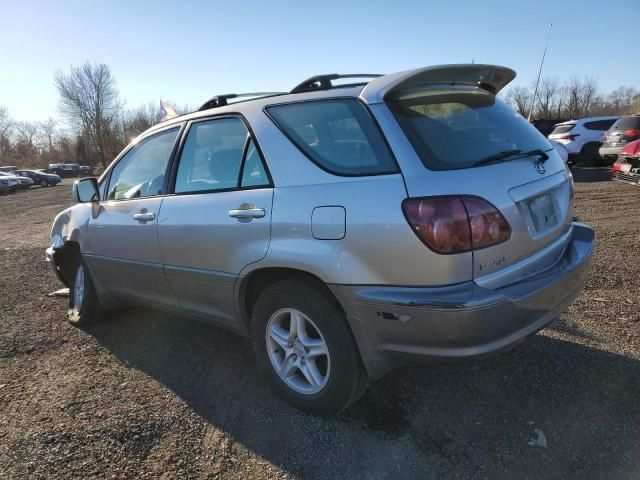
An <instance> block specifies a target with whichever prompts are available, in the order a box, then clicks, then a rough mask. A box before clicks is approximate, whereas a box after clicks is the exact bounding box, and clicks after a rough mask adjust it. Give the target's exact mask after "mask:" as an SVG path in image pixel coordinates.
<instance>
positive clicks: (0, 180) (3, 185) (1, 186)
mask: <svg viewBox="0 0 640 480" xmlns="http://www.w3.org/2000/svg"><path fill="white" fill-rule="evenodd" d="M11 190H12V189H11V186H10V185H9V179H8V178H4V177H0V194H2V195H4V194H6V193H10V192H11Z"/></svg>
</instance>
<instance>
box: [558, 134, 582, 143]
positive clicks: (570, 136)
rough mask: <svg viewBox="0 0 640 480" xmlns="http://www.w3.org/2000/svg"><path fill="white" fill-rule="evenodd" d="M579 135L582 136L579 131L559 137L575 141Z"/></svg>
mask: <svg viewBox="0 0 640 480" xmlns="http://www.w3.org/2000/svg"><path fill="white" fill-rule="evenodd" d="M579 136H580V134H579V133H573V134H567V135H562V136H561V137H559V139H560V140H570V141H572V142H573V141H574V140H575V139H576V138H578V137H579Z"/></svg>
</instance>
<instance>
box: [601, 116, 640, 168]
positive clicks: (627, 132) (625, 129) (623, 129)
mask: <svg viewBox="0 0 640 480" xmlns="http://www.w3.org/2000/svg"><path fill="white" fill-rule="evenodd" d="M639 138H640V113H634V114H632V115H625V116H624V117H620V118H619V119H618V120H617V121H616V122H615V123H614V124H613V125H612V126H611V128H610V129H609V131H608V132H605V139H604V142H603V143H602V146H601V147H600V152H599V153H600V156H601V157H602V158H604V159H606V160H609V161H615V160H616V159H617V158H618V155H619V154H620V149H621V148H622V147H624V146H625V145H627V144H628V143H629V142H633V141H634V140H638V139H639Z"/></svg>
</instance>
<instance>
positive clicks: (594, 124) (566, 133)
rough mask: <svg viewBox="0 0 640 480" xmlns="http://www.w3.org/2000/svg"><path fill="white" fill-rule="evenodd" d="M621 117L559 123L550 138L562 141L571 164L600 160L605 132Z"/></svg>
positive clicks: (583, 119)
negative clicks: (600, 150) (599, 151)
mask: <svg viewBox="0 0 640 480" xmlns="http://www.w3.org/2000/svg"><path fill="white" fill-rule="evenodd" d="M618 118H619V117H591V118H582V119H580V120H569V121H567V122H562V123H559V124H558V125H556V126H555V128H554V129H553V132H551V134H550V135H549V140H556V141H558V142H560V143H562V144H563V145H564V146H565V147H566V148H567V150H568V151H569V161H568V164H569V165H573V164H575V163H577V162H583V163H591V162H599V161H600V155H599V153H598V150H599V149H600V146H601V145H602V137H603V135H604V132H606V131H607V130H609V128H610V127H611V125H613V124H614V122H615V121H616V120H617V119H618Z"/></svg>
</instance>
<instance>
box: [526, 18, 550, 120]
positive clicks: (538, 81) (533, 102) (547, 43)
mask: <svg viewBox="0 0 640 480" xmlns="http://www.w3.org/2000/svg"><path fill="white" fill-rule="evenodd" d="M551 27H553V23H550V24H549V30H548V31H547V41H546V42H544V51H543V52H542V60H541V61H540V69H539V70H538V80H536V88H535V90H534V92H533V99H532V100H531V108H530V109H529V117H528V118H527V120H528V121H529V122H530V121H531V113H532V112H533V107H534V105H535V104H536V97H537V96H538V85H539V84H540V75H541V74H542V65H543V64H544V57H545V55H546V54H547V47H548V46H549V37H550V36H551Z"/></svg>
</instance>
